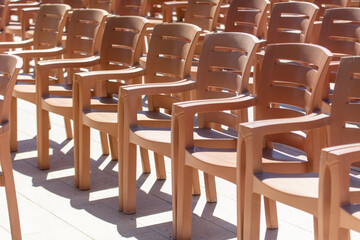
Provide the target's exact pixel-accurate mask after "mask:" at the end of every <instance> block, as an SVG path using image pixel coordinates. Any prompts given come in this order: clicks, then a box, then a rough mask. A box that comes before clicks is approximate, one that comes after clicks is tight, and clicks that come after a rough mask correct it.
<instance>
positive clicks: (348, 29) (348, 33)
mask: <svg viewBox="0 0 360 240" xmlns="http://www.w3.org/2000/svg"><path fill="white" fill-rule="evenodd" d="M319 45H321V46H324V47H326V48H327V49H329V50H330V51H331V52H333V53H344V54H348V55H360V8H335V9H327V10H326V11H325V14H324V18H323V23H322V25H321V30H320V38H319Z"/></svg>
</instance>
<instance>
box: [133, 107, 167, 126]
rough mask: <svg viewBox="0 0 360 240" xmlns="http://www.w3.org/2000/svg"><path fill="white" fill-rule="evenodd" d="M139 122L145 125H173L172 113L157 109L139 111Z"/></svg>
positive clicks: (140, 124)
mask: <svg viewBox="0 0 360 240" xmlns="http://www.w3.org/2000/svg"><path fill="white" fill-rule="evenodd" d="M137 120H138V121H137V124H138V125H139V126H143V127H160V128H170V127H171V115H169V114H166V113H162V112H155V111H138V114H137Z"/></svg>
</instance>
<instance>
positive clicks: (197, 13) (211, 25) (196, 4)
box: [185, 0, 221, 31]
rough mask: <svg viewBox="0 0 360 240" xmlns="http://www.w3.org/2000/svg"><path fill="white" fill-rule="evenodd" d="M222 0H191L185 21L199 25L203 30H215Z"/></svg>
mask: <svg viewBox="0 0 360 240" xmlns="http://www.w3.org/2000/svg"><path fill="white" fill-rule="evenodd" d="M220 5H221V0H189V1H188V4H187V6H186V12H185V22H187V23H192V24H195V25H197V26H199V27H200V28H201V29H202V30H207V31H214V30H215V29H216V26H217V20H218V17H219V14H220Z"/></svg>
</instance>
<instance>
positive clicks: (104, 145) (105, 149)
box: [100, 132, 109, 155]
mask: <svg viewBox="0 0 360 240" xmlns="http://www.w3.org/2000/svg"><path fill="white" fill-rule="evenodd" d="M100 141H101V151H102V154H103V155H109V141H108V138H107V134H106V133H103V132H100Z"/></svg>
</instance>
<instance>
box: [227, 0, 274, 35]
mask: <svg viewBox="0 0 360 240" xmlns="http://www.w3.org/2000/svg"><path fill="white" fill-rule="evenodd" d="M269 7H270V2H269V1H268V0H246V1H243V0H233V1H232V2H231V3H230V7H229V11H228V13H227V16H226V23H225V31H226V32H244V33H250V34H253V35H255V36H257V37H262V38H264V33H265V32H266V28H267V19H266V18H267V10H268V9H269Z"/></svg>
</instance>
